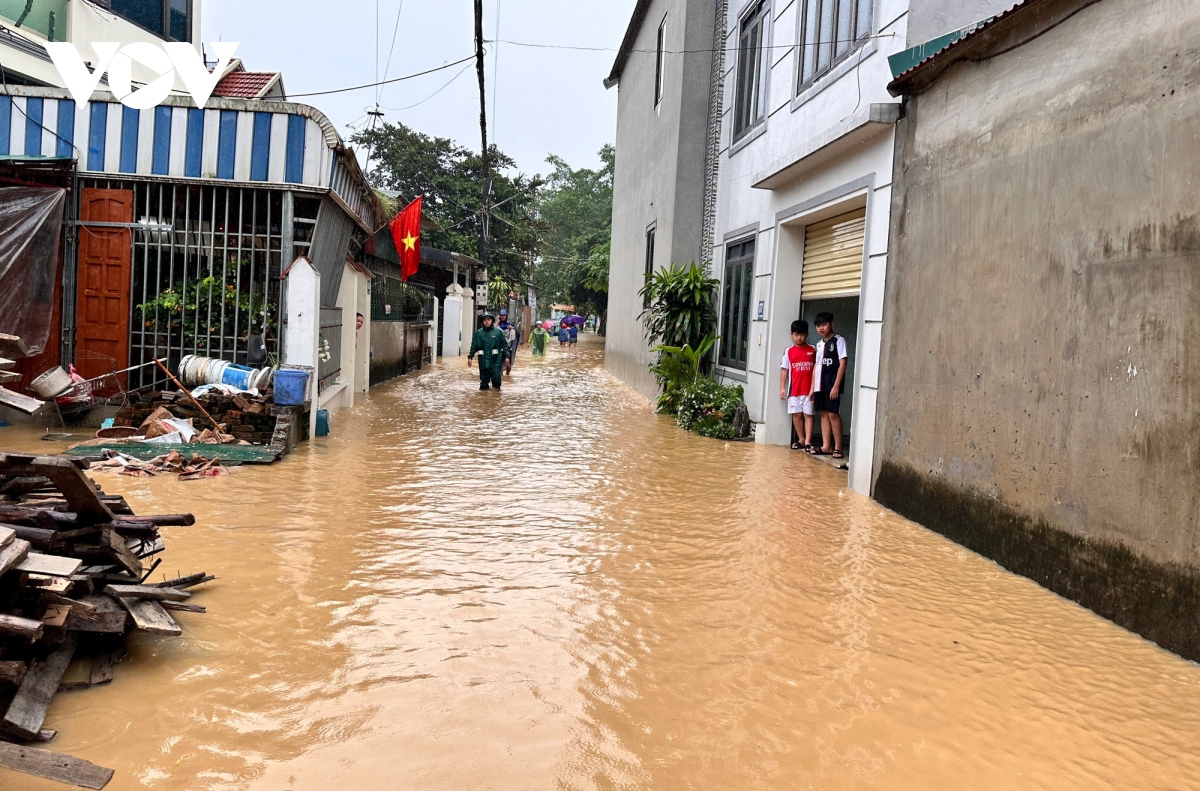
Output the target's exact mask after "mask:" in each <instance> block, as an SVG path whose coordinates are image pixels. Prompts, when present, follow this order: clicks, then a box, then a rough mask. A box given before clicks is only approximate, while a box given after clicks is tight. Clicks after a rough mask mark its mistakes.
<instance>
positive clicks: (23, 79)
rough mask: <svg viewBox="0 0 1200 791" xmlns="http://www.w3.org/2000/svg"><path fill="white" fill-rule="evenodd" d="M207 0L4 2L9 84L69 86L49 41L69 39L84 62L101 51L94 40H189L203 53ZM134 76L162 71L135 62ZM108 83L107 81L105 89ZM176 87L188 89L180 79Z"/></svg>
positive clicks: (1, 52) (0, 58) (1, 37)
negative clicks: (94, 47)
mask: <svg viewBox="0 0 1200 791" xmlns="http://www.w3.org/2000/svg"><path fill="white" fill-rule="evenodd" d="M202 6H203V0H28V2H16V1H15V0H14V1H13V2H4V3H2V4H0V63H3V64H4V71H5V79H6V82H7V83H8V84H9V85H40V86H44V87H55V88H65V87H66V85H65V84H64V83H63V80H62V76H61V75H60V74H59V73H58V69H57V68H55V66H54V63H53V61H51V59H50V55H49V54H48V53H47V51H46V47H45V44H46V43H47V42H60V41H65V42H69V43H71V44H74V45H75V46H76V47H77V48H78V49H79V54H80V56H81V57H82V58H83V59H84V61H89V62H90V61H92V60H94V59H95V57H96V55H95V53H94V52H93V51H92V49H91V45H92V43H93V42H97V41H105V42H108V41H111V42H117V43H120V44H122V45H127V44H134V43H138V42H147V43H150V44H161V43H162V42H164V41H186V42H189V43H191V44H193V45H194V46H195V47H196V50H197V51H198V52H200V53H203V50H204V46H203V43H202V42H201V41H200V14H201V9H202ZM132 76H133V79H134V80H137V81H139V82H149V81H151V80H153V79H154V78H156V77H157V76H158V74H157V73H156V72H153V71H151V70H150V69H148V68H146V67H145V66H143V65H142V64H141V63H138V62H136V61H135V62H134V63H133V69H132ZM105 87H106V83H102V84H101V88H102V89H103V88H105ZM175 87H176V89H177V90H183V89H184V88H185V86H184V84H183V82H182V81H181V80H179V79H176V86H175Z"/></svg>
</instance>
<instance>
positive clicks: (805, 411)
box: [788, 396, 813, 415]
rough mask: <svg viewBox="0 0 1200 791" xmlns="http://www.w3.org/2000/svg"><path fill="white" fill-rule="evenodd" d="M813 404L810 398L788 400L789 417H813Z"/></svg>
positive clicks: (797, 397) (799, 397)
mask: <svg viewBox="0 0 1200 791" xmlns="http://www.w3.org/2000/svg"><path fill="white" fill-rule="evenodd" d="M812 413H813V402H812V399H811V398H809V397H808V396H792V397H791V398H789V399H788V414H789V415H811V414H812Z"/></svg>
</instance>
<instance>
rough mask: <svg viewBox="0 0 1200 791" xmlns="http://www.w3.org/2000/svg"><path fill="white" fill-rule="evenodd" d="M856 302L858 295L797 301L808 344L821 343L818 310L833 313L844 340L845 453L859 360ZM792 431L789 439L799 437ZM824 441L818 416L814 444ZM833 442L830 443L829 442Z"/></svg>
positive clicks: (834, 327) (843, 411)
mask: <svg viewBox="0 0 1200 791" xmlns="http://www.w3.org/2000/svg"><path fill="white" fill-rule="evenodd" d="M858 301H859V298H858V297H857V296H852V297H827V298H821V299H810V300H803V301H802V302H801V303H800V318H802V319H804V320H805V321H807V322H808V327H809V330H808V342H809V343H810V344H812V345H813V346H816V345H817V344H818V343H820V342H821V336H820V335H819V334H818V333H817V322H816V318H817V314H818V313H832V314H833V330H834V332H835V333H837V334H838V335H841V336H842V337H843V338H845V339H846V353H847V354H848V355H849V356H850V359H849V361H848V363H847V365H846V377H845V380H844V381H843V383H842V393H843V395H842V408H841V410H840V413H841V416H842V434H843V439H842V448H843V450H844V451H845V452H846V453H847V454H848V453H849V448H850V434H851V432H852V431H853V430H854V429H853V426H852V425H851V423H852V416H853V415H854V362H855V360H857V359H858ZM794 433H795V432H794V430H793V437H792V442H795V441H796V440H797V439H798V438H797V437H795V436H794ZM823 442H824V437H822V436H821V421H820V419H819V418H818V419H815V420H814V421H813V443H814V444H821V443H823ZM833 444H834V443H830V445H833ZM847 458H848V456H847Z"/></svg>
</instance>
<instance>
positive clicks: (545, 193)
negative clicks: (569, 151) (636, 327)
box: [534, 145, 616, 334]
mask: <svg viewBox="0 0 1200 791" xmlns="http://www.w3.org/2000/svg"><path fill="white" fill-rule="evenodd" d="M600 159H601V162H602V163H603V164H602V165H601V167H600V168H599V169H598V170H591V169H588V168H579V169H575V168H572V167H571V166H570V165H568V164H567V163H566V162H565V161H564V160H563V159H562V158H560V157H557V156H551V157H549V158H548V159H547V162H549V163H550V165H551V167H552V168H553V170H552V171H551V172H550V175H549V176H547V177H546V186H545V188H544V189H543V190H541V192H540V193H539V196H538V213H539V216H540V219H541V221H542V223H543V224H544V225H545V228H544V230H543V234H542V246H541V259H540V261H539V264H538V267H537V270H536V271H535V272H534V284H535V285H536V286H537V289H538V293H539V294H540V295H541V297H542V299H543V300H544V301H547V302H565V303H569V304H573V305H575V308H576V309H577V310H578V311H579V312H586V313H594V314H596V315H598V316H599V317H600V331H601V333H602V334H603V331H604V321H605V317H606V316H607V313H608V263H609V253H610V250H611V238H612V195H613V171H614V168H615V165H616V149H615V148H613V147H612V146H611V145H606V146H605V147H604V148H602V149H601V150H600Z"/></svg>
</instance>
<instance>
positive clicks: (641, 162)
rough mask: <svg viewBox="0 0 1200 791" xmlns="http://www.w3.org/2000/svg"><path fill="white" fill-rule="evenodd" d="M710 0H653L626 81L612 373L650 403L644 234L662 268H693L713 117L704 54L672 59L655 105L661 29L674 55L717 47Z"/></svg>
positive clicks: (616, 196) (616, 198) (616, 206)
mask: <svg viewBox="0 0 1200 791" xmlns="http://www.w3.org/2000/svg"><path fill="white" fill-rule="evenodd" d="M714 15H715V5H714V2H713V0H657V1H656V2H654V3H652V4H651V7H650V10H649V12H648V14H647V16H646V21H645V24H644V25H643V26H642V29H641V31H640V33H639V35H638V38H637V43H636V45H635V47H634V49H635V50H638V51H636V52H634V53H633V54H632V55H631V56H630V58H629V61H628V63H627V64H626V66H625V69H624V72H623V73H622V75H621V81H620V84H619V87H618V88H617V89H616V90H618V91H619V96H618V103H617V143H616V145H617V166H616V173H615V176H614V183H613V230H612V259H611V265H610V274H609V301H608V305H609V307H608V327H607V330H608V336H607V341H606V358H605V359H606V364H607V367H608V370H609V371H610V372H611V373H612V374H613V375H615V376H616V377H617V378H619V379H621V380H622V381H624V382H626V383H627V384H629V385H630V386H632V387H633V388H635V389H636V390H638V391H639V392H641V393H642V394H643V395H645V396H646V397H648V398H650V397H653V396H654V394H655V392H656V386H655V382H654V377H652V376H651V375H650V371H649V367H648V366H649V363H650V361H651V356H652V355H651V353H650V351H649V346H648V344H647V343H646V339H645V334H644V331H643V327H642V323H641V321H639V320H638V316H639V314H641V312H642V298H641V297H640V296H638V291H639V290H640V289H641V287H642V285H643V283H644V282H645V278H644V272H645V258H646V231H647V229H648V228H649V227H650V226H651V225H652V224H653V225H655V226H656V237H655V257H654V263H655V266H656V267H657V268H661V267H664V266H668V265H670V264H671V263H672V262H678V263H690V262H691V261H694V260H697V258H698V257H699V251H700V240H701V225H702V220H703V210H704V207H703V186H704V139H705V137H704V136H705V129H706V124H707V117H708V93H709V75H710V70H711V62H712V58H711V55H710V54H709V53H708V52H702V53H696V52H687V53H686V54H668V55H667V57H666V76H665V85H666V90H665V93H664V97H663V101H662V103H661V104H660V105H659V106H658V107H657V108H655V106H654V76H655V56H654V54H653V53H654V50H655V46H656V43H657V37H658V27H659V25H660V24H661V23H662V20H663V18H664V16H666V17H667V20H668V21H667V40H666V48H667V50H668V51H669V52H672V53H681V52H683V51H685V50H709V49H711V48H712V35H713V23H714Z"/></svg>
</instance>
